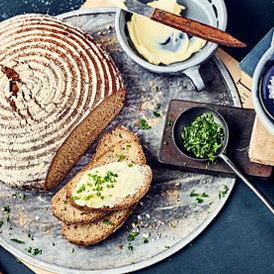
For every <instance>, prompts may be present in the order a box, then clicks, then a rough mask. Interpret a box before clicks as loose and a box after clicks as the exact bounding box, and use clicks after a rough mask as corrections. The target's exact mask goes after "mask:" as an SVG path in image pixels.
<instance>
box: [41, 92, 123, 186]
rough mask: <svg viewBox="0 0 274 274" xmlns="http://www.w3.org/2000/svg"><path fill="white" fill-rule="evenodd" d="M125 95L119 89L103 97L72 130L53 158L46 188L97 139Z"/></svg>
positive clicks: (58, 180)
mask: <svg viewBox="0 0 274 274" xmlns="http://www.w3.org/2000/svg"><path fill="white" fill-rule="evenodd" d="M125 96H126V91H125V90H121V91H117V92H116V93H115V94H112V95H110V96H109V97H107V98H105V99H104V100H103V101H102V102H101V103H100V105H98V106H97V107H96V108H95V109H93V110H92V112H91V113H90V114H89V115H88V116H87V118H85V120H84V121H83V122H81V123H80V124H79V125H78V126H77V127H76V128H75V129H74V130H73V132H72V133H71V134H70V135H69V137H68V138H67V139H66V141H65V142H64V143H63V144H62V146H61V147H60V149H59V150H58V151H57V153H56V156H55V157H54V159H53V162H52V164H51V166H50V169H49V172H48V175H47V178H46V182H45V187H46V189H47V190H50V189H52V188H54V187H55V186H56V185H57V184H58V183H59V182H60V181H61V180H62V179H63V178H64V177H65V176H66V175H67V173H68V172H69V171H70V170H71V169H72V167H73V166H74V165H75V163H77V161H78V160H79V159H80V158H81V157H82V155H83V154H84V153H85V152H86V150H87V149H88V148H89V147H90V146H91V145H92V144H93V143H94V141H95V140H97V139H98V137H99V135H100V134H101V133H102V131H103V130H104V129H105V128H106V126H107V125H108V124H109V123H110V122H111V121H112V120H113V119H114V118H115V117H116V116H117V114H118V113H119V112H120V110H121V109H122V107H123V106H124V100H125Z"/></svg>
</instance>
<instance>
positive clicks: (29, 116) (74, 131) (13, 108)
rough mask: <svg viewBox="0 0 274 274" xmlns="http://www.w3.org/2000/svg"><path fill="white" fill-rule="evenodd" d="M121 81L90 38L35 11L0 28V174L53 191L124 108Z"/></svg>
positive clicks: (11, 181)
mask: <svg viewBox="0 0 274 274" xmlns="http://www.w3.org/2000/svg"><path fill="white" fill-rule="evenodd" d="M125 94H126V91H125V86H124V83H123V79H122V77H121V75H120V73H119V71H118V69H117V68H116V66H115V64H114V63H113V61H112V59H111V57H110V56H109V54H108V53H107V52H106V51H105V50H104V49H103V48H102V47H101V46H100V45H99V44H98V43H97V42H96V41H95V40H94V38H92V37H91V36H90V35H89V34H88V33H86V32H84V31H82V30H81V29H79V28H77V27H74V26H72V25H70V24H68V23H66V22H64V21H62V20H59V19H56V18H54V17H51V16H46V15H40V14H27V15H20V16H16V17H13V18H11V19H9V20H6V21H3V22H2V23H0V96H1V99H0V127H1V130H0V174H1V178H0V180H1V182H3V183H4V184H6V185H8V186H10V187H14V188H20V189H31V190H50V189H52V188H54V187H55V186H56V185H57V184H58V183H59V182H60V181H61V180H62V179H63V178H64V177H65V175H66V174H67V173H68V172H69V170H70V169H71V168H72V167H73V166H74V164H75V163H76V162H77V161H78V160H79V159H80V157H81V156H82V155H83V154H84V152H85V151H86V150H87V149H88V148H89V147H90V145H91V144H92V143H93V142H94V141H95V140H96V139H97V138H98V136H99V134H100V133H101V132H102V131H103V129H104V128H105V127H106V126H107V124H108V123H110V122H111V121H112V120H113V119H114V118H115V116H116V115H117V114H118V113H119V111H120V110H121V108H122V107H123V104H124V103H123V101H124V99H125Z"/></svg>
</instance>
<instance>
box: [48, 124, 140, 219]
mask: <svg viewBox="0 0 274 274" xmlns="http://www.w3.org/2000/svg"><path fill="white" fill-rule="evenodd" d="M131 141H135V142H138V143H139V140H138V137H137V136H136V135H135V134H134V133H132V132H130V131H128V130H127V129H126V128H125V127H116V128H114V129H113V130H112V132H111V133H110V132H108V133H107V134H105V135H104V136H103V137H102V138H101V140H100V142H99V144H98V146H97V148H96V153H94V155H93V158H92V160H91V162H92V161H94V160H95V159H97V158H99V157H100V156H101V155H102V154H104V153H105V152H106V151H108V150H109V149H110V148H111V147H113V146H114V145H116V144H117V143H119V142H131ZM141 158H142V159H143V157H141ZM143 163H144V161H143V160H142V161H141V162H140V164H143ZM81 174H82V173H81ZM76 176H77V178H79V176H80V175H79V174H77V175H76ZM71 183H72V181H71V182H69V183H68V184H67V185H65V186H64V187H63V188H62V189H60V190H59V191H58V192H57V193H56V194H55V195H54V196H53V197H52V200H51V203H52V207H51V209H52V212H53V215H54V216H55V217H56V218H57V219H58V220H60V221H62V222H64V223H66V224H75V223H90V222H93V221H95V220H97V219H99V218H101V217H103V216H104V215H105V214H107V213H106V212H83V211H80V210H78V209H77V208H75V207H73V206H72V205H71V203H70V199H69V197H68V195H67V191H68V189H69V187H70V184H71Z"/></svg>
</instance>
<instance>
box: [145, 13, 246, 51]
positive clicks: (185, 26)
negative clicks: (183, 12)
mask: <svg viewBox="0 0 274 274" xmlns="http://www.w3.org/2000/svg"><path fill="white" fill-rule="evenodd" d="M150 19H151V20H153V21H156V22H159V23H162V24H164V25H166V26H170V27H173V28H175V29H177V30H180V31H182V32H185V33H188V34H191V35H193V36H196V37H200V38H202V39H205V40H207V41H210V42H213V43H217V44H219V45H224V46H230V47H246V45H245V44H244V43H242V42H241V41H239V40H237V39H236V38H234V37H233V36H231V35H229V34H228V33H226V32H224V31H222V30H219V29H217V28H214V27H211V26H208V25H204V24H202V23H199V22H197V21H193V20H190V19H187V18H184V17H181V16H179V15H176V14H173V13H170V12H167V11H164V10H160V9H157V8H156V9H154V12H153V13H152V15H151V17H150Z"/></svg>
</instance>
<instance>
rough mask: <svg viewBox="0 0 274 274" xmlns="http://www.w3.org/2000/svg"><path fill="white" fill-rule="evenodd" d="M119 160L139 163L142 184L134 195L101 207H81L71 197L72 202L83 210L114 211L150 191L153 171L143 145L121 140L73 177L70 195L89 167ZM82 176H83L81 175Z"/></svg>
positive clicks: (137, 199) (128, 204) (137, 187)
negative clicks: (147, 161)
mask: <svg viewBox="0 0 274 274" xmlns="http://www.w3.org/2000/svg"><path fill="white" fill-rule="evenodd" d="M119 155H123V156H124V159H119V158H118V156H119ZM118 161H121V162H122V161H125V162H130V163H132V164H135V165H137V168H138V173H139V174H140V177H141V184H140V185H136V190H137V191H136V192H135V193H134V194H133V195H128V196H127V197H125V198H119V199H117V203H116V204H115V205H113V206H111V207H110V206H103V207H100V208H94V207H89V206H82V207H79V206H78V205H77V204H76V202H75V201H73V200H72V199H71V204H72V205H73V206H75V207H77V208H78V209H79V210H82V211H108V212H109V211H113V210H119V209H123V208H126V207H129V206H131V205H132V204H134V203H136V202H137V201H139V200H140V199H141V198H142V197H143V196H144V195H145V193H146V192H147V191H148V189H149V186H150V183H151V180H152V171H151V168H150V167H149V166H148V165H146V164H145V163H146V158H145V155H144V152H143V149H142V146H141V145H140V144H139V143H137V142H135V141H134V142H119V143H118V144H117V145H115V146H114V147H112V148H111V149H109V150H108V151H107V152H106V153H104V154H103V155H101V156H100V157H99V158H97V159H96V160H94V161H92V163H90V164H89V165H88V166H87V167H86V168H85V169H84V170H82V171H81V172H80V173H79V174H78V175H79V176H75V177H74V178H73V179H72V181H73V182H72V183H71V184H70V188H69V190H68V196H69V197H71V196H72V193H73V191H74V189H75V188H76V186H77V183H78V182H79V180H80V178H81V177H82V175H83V174H84V173H85V172H86V171H87V170H89V169H93V168H97V167H100V166H103V165H106V164H109V163H115V162H118ZM80 176H81V177H80Z"/></svg>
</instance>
